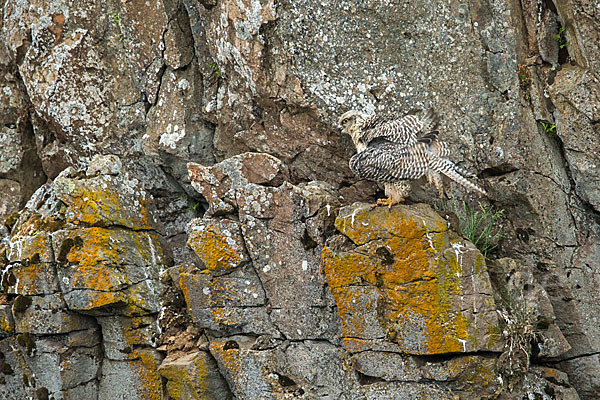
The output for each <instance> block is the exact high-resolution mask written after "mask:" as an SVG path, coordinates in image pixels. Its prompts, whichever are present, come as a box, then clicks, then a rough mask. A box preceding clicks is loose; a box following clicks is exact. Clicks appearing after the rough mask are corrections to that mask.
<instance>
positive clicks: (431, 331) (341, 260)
mask: <svg viewBox="0 0 600 400" xmlns="http://www.w3.org/2000/svg"><path fill="white" fill-rule="evenodd" d="M336 227H338V229H339V230H340V231H341V232H342V233H344V234H345V235H346V236H348V237H349V238H350V239H352V241H353V242H355V243H357V244H359V245H360V246H359V247H357V248H356V249H355V250H354V251H350V252H339V253H338V252H336V251H335V250H333V249H330V248H329V247H327V246H326V247H325V248H324V249H323V252H322V257H323V265H324V269H325V275H326V277H327V282H328V284H329V286H330V287H331V289H332V293H333V295H334V298H335V300H336V304H337V306H338V313H339V315H340V318H341V320H342V329H343V334H344V335H345V336H352V337H357V338H365V339H368V334H367V333H365V332H364V331H363V330H364V328H365V326H366V325H365V322H364V317H365V314H366V313H369V311H372V312H376V313H377V320H378V323H379V325H380V327H381V329H383V330H384V331H385V332H386V335H387V336H388V338H389V339H391V340H393V341H395V342H397V343H398V344H400V345H401V346H402V347H404V348H405V350H406V351H408V352H413V353H421V354H423V353H424V354H437V353H446V352H461V351H464V350H465V347H464V346H465V342H466V340H467V339H469V334H468V331H467V321H466V318H465V317H464V316H463V315H462V314H461V313H460V312H458V311H455V310H454V309H453V305H452V302H451V300H452V298H454V297H455V296H460V295H461V292H462V288H461V279H460V273H461V267H460V266H459V265H457V262H456V260H455V259H454V260H451V261H447V260H444V259H443V258H442V257H439V254H438V249H439V248H440V247H436V246H440V245H443V244H445V243H446V242H447V239H446V238H445V237H444V235H445V231H446V229H445V225H444V224H443V220H441V218H440V221H438V220H437V219H436V218H435V217H432V216H427V215H417V217H415V216H414V215H413V216H409V215H408V212H407V210H405V209H403V208H402V207H396V208H394V209H392V210H391V211H389V212H388V211H387V210H386V211H385V212H381V211H378V210H374V211H369V210H368V209H358V210H356V212H354V213H353V214H350V215H347V216H345V217H338V219H337V220H336ZM441 247H444V246H441ZM382 254H383V255H386V254H388V255H389V256H388V257H385V256H382ZM365 283H366V284H368V285H365ZM357 285H358V286H357Z"/></svg>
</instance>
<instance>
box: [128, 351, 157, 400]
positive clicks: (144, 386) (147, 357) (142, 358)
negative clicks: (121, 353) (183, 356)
mask: <svg viewBox="0 0 600 400" xmlns="http://www.w3.org/2000/svg"><path fill="white" fill-rule="evenodd" d="M131 355H132V357H133V358H136V359H137V360H136V361H134V364H133V365H134V368H135V370H136V372H137V376H138V378H139V380H140V382H141V385H139V386H138V387H137V391H138V393H139V394H140V396H141V398H143V399H146V400H161V399H162V381H161V378H160V374H159V373H158V364H159V362H160V361H159V360H157V358H156V355H155V353H153V352H151V351H144V350H136V351H134V352H133V353H132V354H131Z"/></svg>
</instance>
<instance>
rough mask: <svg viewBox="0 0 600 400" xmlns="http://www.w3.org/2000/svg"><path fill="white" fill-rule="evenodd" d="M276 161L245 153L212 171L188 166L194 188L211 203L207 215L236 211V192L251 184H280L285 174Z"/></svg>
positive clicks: (200, 166)
mask: <svg viewBox="0 0 600 400" xmlns="http://www.w3.org/2000/svg"><path fill="white" fill-rule="evenodd" d="M282 168H283V167H282V163H281V161H279V160H278V159H277V158H275V157H273V156H270V155H268V154H264V153H244V154H241V155H239V156H235V157H232V158H228V159H227V160H224V161H222V162H220V163H219V164H216V165H214V166H212V167H205V166H203V165H200V164H196V163H189V164H188V173H189V176H190V180H191V182H192V186H193V187H194V189H196V191H197V192H198V193H200V194H202V195H203V196H204V198H205V199H206V201H208V205H209V208H208V210H207V214H208V215H212V214H223V213H229V212H232V211H233V210H234V208H235V207H236V200H237V198H236V197H237V192H238V191H239V190H241V189H242V188H243V187H244V186H245V185H247V184H249V183H256V184H267V183H272V184H277V182H278V181H279V182H281V178H282V175H283V174H284V173H285V171H284V170H283V169H282Z"/></svg>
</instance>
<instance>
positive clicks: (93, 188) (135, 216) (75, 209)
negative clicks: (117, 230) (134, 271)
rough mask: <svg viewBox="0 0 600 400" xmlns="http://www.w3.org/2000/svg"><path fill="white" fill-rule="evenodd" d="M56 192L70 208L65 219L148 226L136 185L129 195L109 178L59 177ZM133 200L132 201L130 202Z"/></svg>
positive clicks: (141, 195)
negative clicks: (74, 178) (75, 178)
mask: <svg viewBox="0 0 600 400" xmlns="http://www.w3.org/2000/svg"><path fill="white" fill-rule="evenodd" d="M55 186H56V190H57V194H58V196H59V198H60V199H61V200H62V201H64V202H65V203H66V204H67V205H68V206H69V208H70V212H69V213H67V221H68V222H71V223H74V224H80V223H82V222H83V223H84V224H87V225H99V226H107V225H122V226H127V227H130V228H133V229H151V226H150V221H149V218H148V209H147V200H146V199H145V195H144V194H143V193H142V192H141V189H139V188H137V187H136V188H131V189H130V190H133V191H134V193H133V194H129V193H127V192H125V191H121V190H119V189H122V188H120V187H119V185H117V184H116V183H114V182H113V181H111V180H110V178H108V177H99V178H96V180H81V181H79V180H72V179H61V180H58V181H57V182H55ZM131 199H135V201H133V202H132V201H131Z"/></svg>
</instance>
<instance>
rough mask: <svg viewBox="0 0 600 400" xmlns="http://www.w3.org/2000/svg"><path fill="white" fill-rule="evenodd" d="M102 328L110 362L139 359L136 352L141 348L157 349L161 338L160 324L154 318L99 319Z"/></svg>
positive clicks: (106, 352) (119, 317)
mask: <svg viewBox="0 0 600 400" xmlns="http://www.w3.org/2000/svg"><path fill="white" fill-rule="evenodd" d="M98 323H99V324H100V326H101V327H102V342H103V344H104V352H105V356H106V358H108V359H110V360H129V359H134V358H137V357H138V355H137V353H136V352H135V351H134V350H135V349H136V348H141V347H155V345H156V340H157V338H158V336H159V332H158V329H159V328H158V324H157V321H156V318H154V317H153V316H143V317H133V318H128V317H122V316H107V317H99V318H98Z"/></svg>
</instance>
